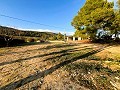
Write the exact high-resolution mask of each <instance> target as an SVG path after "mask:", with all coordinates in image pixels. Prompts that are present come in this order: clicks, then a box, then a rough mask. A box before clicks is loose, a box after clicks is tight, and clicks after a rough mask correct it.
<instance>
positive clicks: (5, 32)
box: [0, 26, 57, 40]
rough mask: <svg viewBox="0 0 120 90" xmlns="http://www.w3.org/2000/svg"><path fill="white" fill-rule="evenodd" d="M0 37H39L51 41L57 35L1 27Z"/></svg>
mask: <svg viewBox="0 0 120 90" xmlns="http://www.w3.org/2000/svg"><path fill="white" fill-rule="evenodd" d="M0 35H8V36H24V37H25V36H26V37H39V38H40V39H42V40H49V38H51V37H53V36H56V35H57V34H55V33H51V32H36V31H22V30H18V29H14V28H10V27H5V26H0Z"/></svg>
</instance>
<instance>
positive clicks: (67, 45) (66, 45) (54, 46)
mask: <svg viewBox="0 0 120 90" xmlns="http://www.w3.org/2000/svg"><path fill="white" fill-rule="evenodd" d="M71 46H75V45H74V44H63V45H62V44H56V45H50V46H47V47H45V48H37V49H32V50H26V51H23V52H21V51H20V52H6V53H0V56H4V55H10V54H19V53H27V52H32V51H35V50H44V49H52V48H63V47H64V48H65V47H71Z"/></svg>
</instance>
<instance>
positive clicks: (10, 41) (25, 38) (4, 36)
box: [0, 26, 63, 46]
mask: <svg viewBox="0 0 120 90" xmlns="http://www.w3.org/2000/svg"><path fill="white" fill-rule="evenodd" d="M48 40H63V35H62V34H61V33H58V34H56V33H52V32H37V31H22V30H18V29H14V28H10V27H5V26H0V46H14V45H18V44H22V43H26V42H45V41H48Z"/></svg>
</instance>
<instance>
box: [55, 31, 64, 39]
mask: <svg viewBox="0 0 120 90" xmlns="http://www.w3.org/2000/svg"><path fill="white" fill-rule="evenodd" d="M57 39H58V40H63V39H64V36H63V35H62V34H61V33H60V32H59V33H58V35H57Z"/></svg>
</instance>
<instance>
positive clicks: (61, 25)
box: [0, 0, 117, 35]
mask: <svg viewBox="0 0 120 90" xmlns="http://www.w3.org/2000/svg"><path fill="white" fill-rule="evenodd" d="M85 1H86V0H83V1H80V0H76V1H73V0H71V1H69V2H68V1H66V0H62V1H55V0H52V1H47V0H46V1H45V0H40V1H39V0H37V2H34V1H28V0H26V1H24V0H21V1H16V0H11V1H4V0H2V1H1V3H0V9H1V13H0V14H2V15H7V16H8V17H3V16H0V25H1V26H7V27H13V28H16V29H22V30H30V31H38V32H53V33H59V32H60V33H62V34H64V33H66V34H67V35H73V34H74V31H75V29H74V27H73V26H71V21H72V19H73V18H74V16H75V15H77V12H78V11H79V10H80V8H81V7H82V6H83V5H84V4H85ZM108 1H114V2H116V1H117V0H108ZM13 2H14V3H13ZM32 5H33V7H31V6H32ZM46 6H47V7H46ZM115 6H116V5H115ZM73 7H74V8H73ZM64 8H65V9H64ZM31 13H32V14H31ZM33 13H34V14H33ZM9 17H13V18H9ZM14 18H18V20H17V19H16V20H15V19H14ZM22 19H23V20H22ZM57 19H58V20H57ZM31 22H33V23H31ZM40 24H41V25H40Z"/></svg>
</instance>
